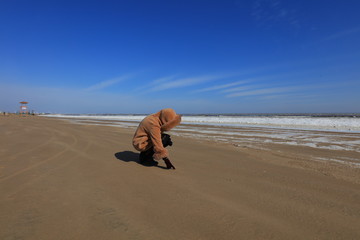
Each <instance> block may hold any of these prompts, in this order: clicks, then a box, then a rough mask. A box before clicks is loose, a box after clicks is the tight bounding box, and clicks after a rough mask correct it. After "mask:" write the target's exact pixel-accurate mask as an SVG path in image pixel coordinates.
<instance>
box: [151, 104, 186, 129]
mask: <svg viewBox="0 0 360 240" xmlns="http://www.w3.org/2000/svg"><path fill="white" fill-rule="evenodd" d="M154 115H155V116H157V117H158V118H159V120H160V123H161V131H170V130H171V129H172V128H174V127H176V126H177V125H179V124H180V122H181V116H180V115H178V114H176V112H175V111H174V109H171V108H165V109H163V110H161V111H160V112H157V113H155V114H154Z"/></svg>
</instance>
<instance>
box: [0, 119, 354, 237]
mask: <svg viewBox="0 0 360 240" xmlns="http://www.w3.org/2000/svg"><path fill="white" fill-rule="evenodd" d="M259 131H261V130H259ZM0 133H1V134H0V193H1V195H0V212H1V215H0V216H1V218H0V239H3V240H15V239H17V240H20V239H34V240H35V239H36V240H39V239H94V240H95V239H96V240H98V239H150V240H151V239H327V240H328V239H360V227H359V226H360V168H358V167H354V166H351V165H344V164H338V163H336V162H326V161H313V160H310V159H309V156H311V155H316V156H320V157H321V156H323V158H326V157H328V156H329V155H334V154H338V155H339V156H346V157H348V158H351V159H356V158H359V153H358V152H352V151H341V150H337V151H335V150H333V151H330V150H326V149H315V148H310V147H306V146H289V145H271V143H267V145H266V147H264V148H263V149H261V148H257V149H255V148H250V147H247V146H245V145H241V144H240V145H232V144H226V143H219V142H214V141H210V140H206V139H192V138H186V137H182V136H179V135H176V134H175V135H172V136H173V141H174V146H172V147H170V148H169V152H170V156H171V160H172V162H173V164H174V165H175V166H176V170H167V169H164V166H165V165H164V163H163V162H160V164H159V166H157V167H146V166H143V165H141V164H139V163H137V158H138V153H137V152H136V151H135V150H134V149H133V147H132V145H131V138H132V136H133V133H134V131H133V129H126V128H120V127H112V126H101V125H97V126H93V125H85V124H74V123H71V122H69V121H66V120H60V119H51V118H46V117H38V116H31V117H18V116H2V117H0ZM265 143H266V139H264V144H265Z"/></svg>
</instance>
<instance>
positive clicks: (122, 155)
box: [114, 151, 167, 169]
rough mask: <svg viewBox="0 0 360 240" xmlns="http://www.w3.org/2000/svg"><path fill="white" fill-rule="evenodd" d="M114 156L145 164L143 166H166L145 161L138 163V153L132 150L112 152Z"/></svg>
mask: <svg viewBox="0 0 360 240" xmlns="http://www.w3.org/2000/svg"><path fill="white" fill-rule="evenodd" d="M114 156H115V157H116V158H117V159H118V160H121V161H123V162H135V163H137V164H139V165H142V166H145V167H158V168H162V169H167V168H166V167H163V166H159V165H154V164H148V163H147V162H145V163H140V161H139V156H140V154H139V153H135V152H132V151H123V152H117V153H115V154H114Z"/></svg>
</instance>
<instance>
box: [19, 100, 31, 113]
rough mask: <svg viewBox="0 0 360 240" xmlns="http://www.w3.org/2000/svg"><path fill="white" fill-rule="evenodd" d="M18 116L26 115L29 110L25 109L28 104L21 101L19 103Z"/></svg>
mask: <svg viewBox="0 0 360 240" xmlns="http://www.w3.org/2000/svg"><path fill="white" fill-rule="evenodd" d="M20 104H21V105H20V114H28V113H29V110H28V107H27V104H28V102H25V101H22V102H20Z"/></svg>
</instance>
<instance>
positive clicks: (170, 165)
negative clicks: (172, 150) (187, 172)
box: [163, 157, 175, 169]
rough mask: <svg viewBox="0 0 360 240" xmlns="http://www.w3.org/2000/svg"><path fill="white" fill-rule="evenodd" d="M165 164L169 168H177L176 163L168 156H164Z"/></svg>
mask: <svg viewBox="0 0 360 240" xmlns="http://www.w3.org/2000/svg"><path fill="white" fill-rule="evenodd" d="M163 160H164V162H165V164H166V168H167V169H171V168H173V169H175V167H174V165H172V163H171V162H170V159H168V158H167V157H165V158H163Z"/></svg>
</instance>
